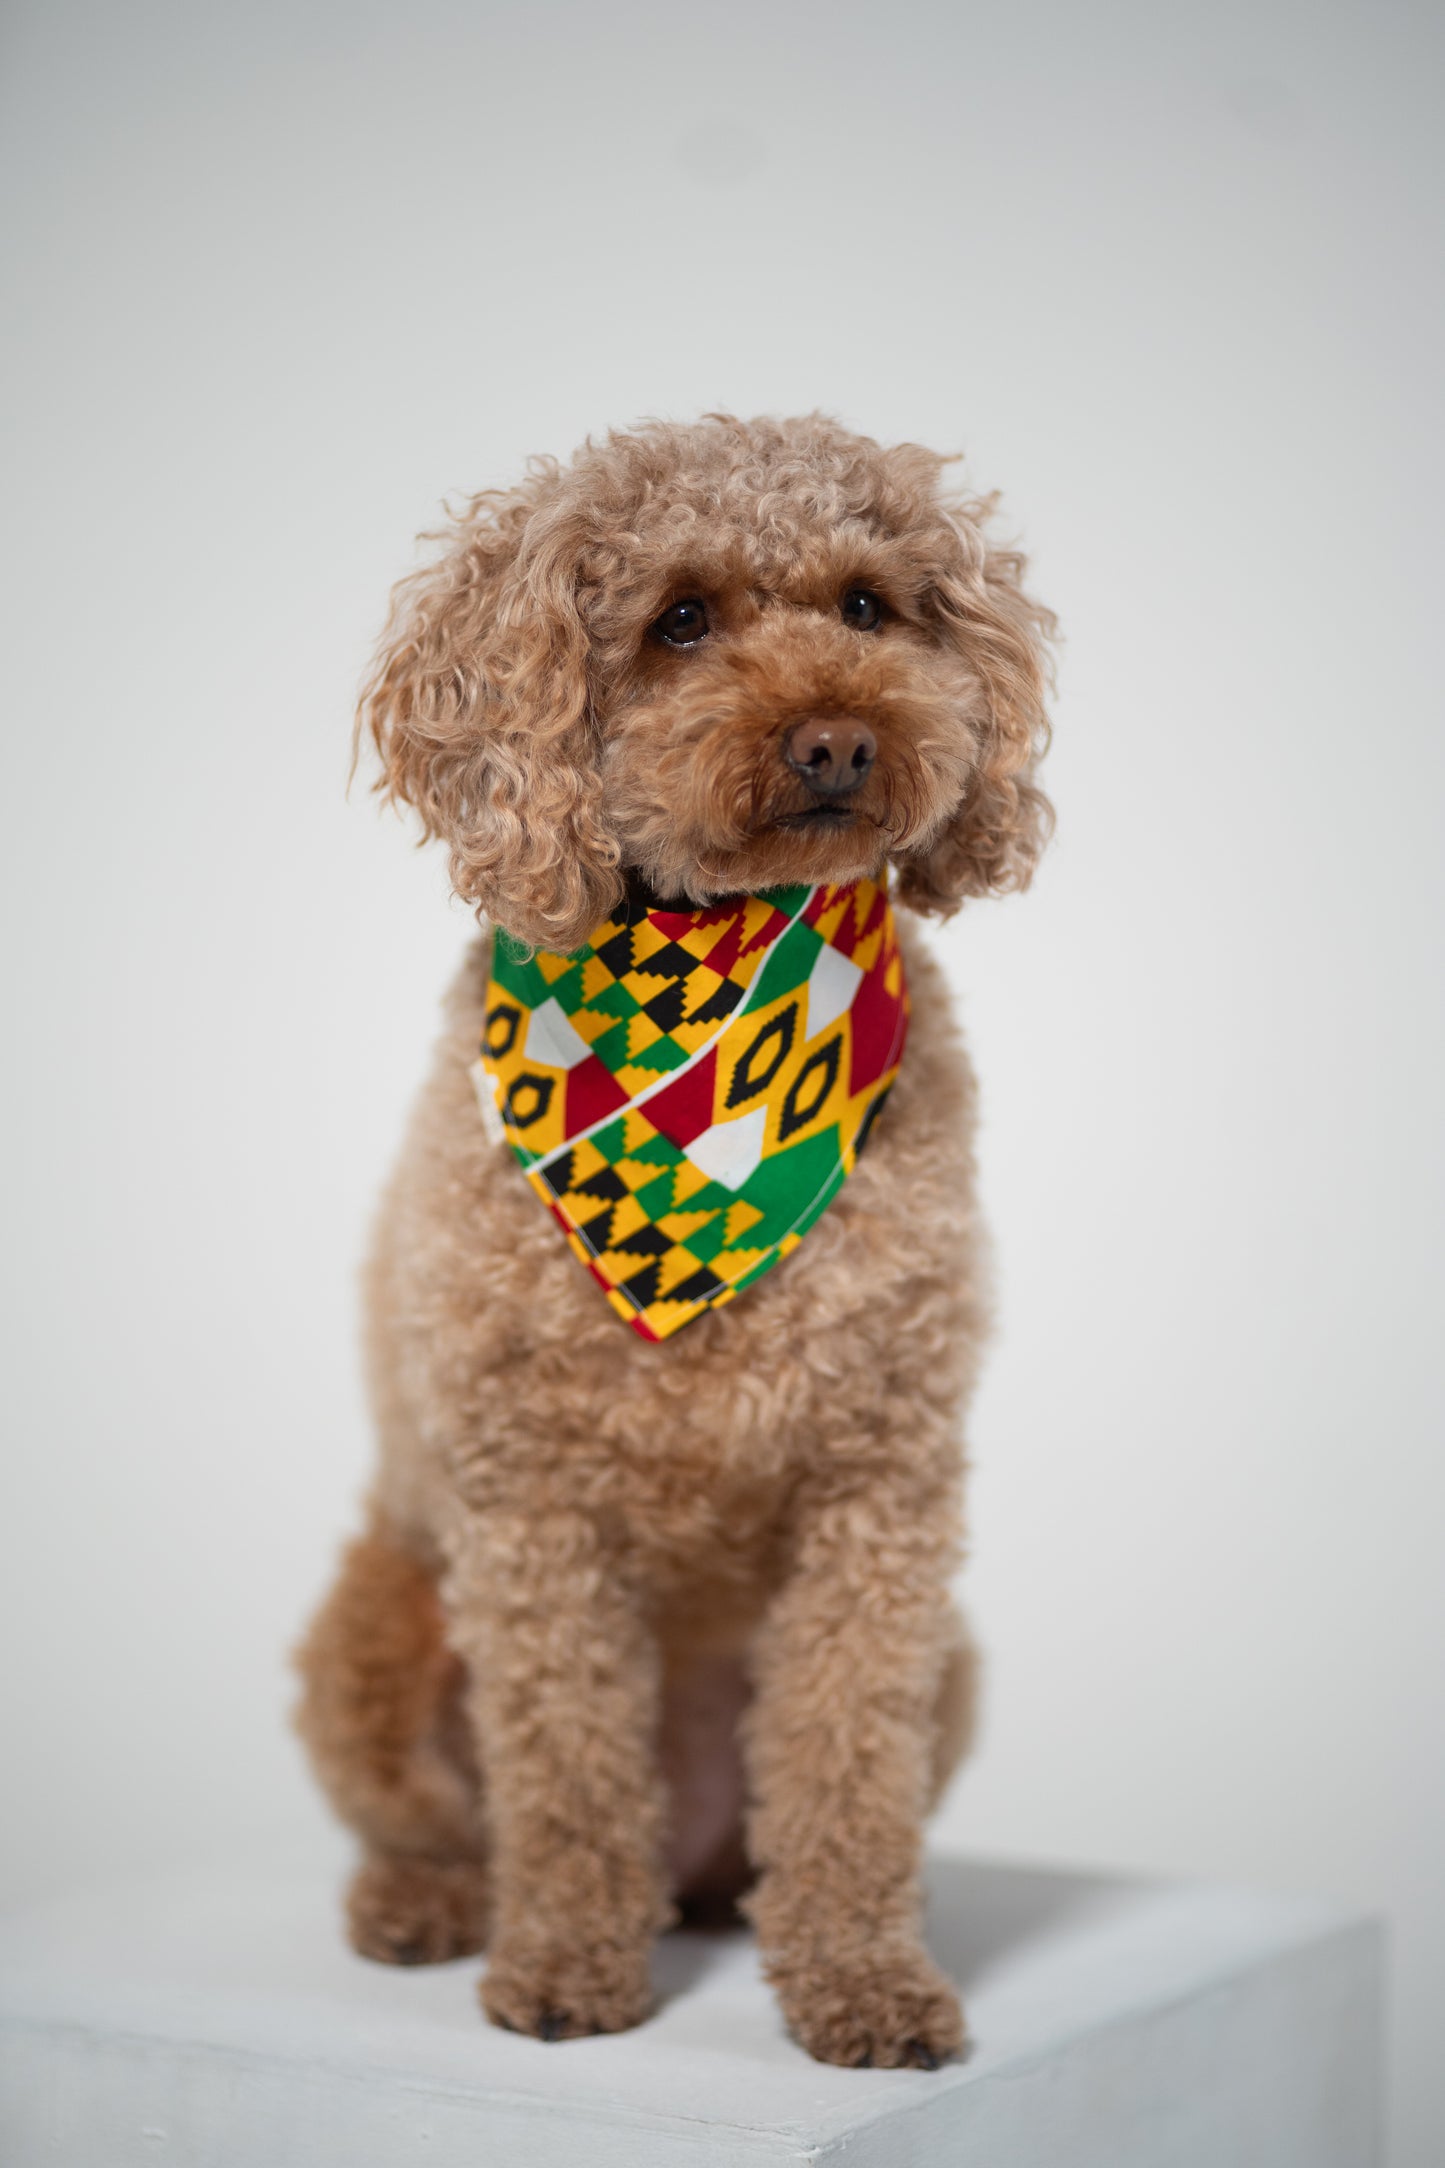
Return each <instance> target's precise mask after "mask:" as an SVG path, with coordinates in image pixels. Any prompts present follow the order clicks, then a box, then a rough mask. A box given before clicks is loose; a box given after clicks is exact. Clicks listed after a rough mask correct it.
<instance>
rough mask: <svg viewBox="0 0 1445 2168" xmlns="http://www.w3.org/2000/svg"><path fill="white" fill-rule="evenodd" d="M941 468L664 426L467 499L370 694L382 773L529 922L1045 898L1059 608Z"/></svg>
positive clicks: (528, 931)
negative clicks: (834, 900) (799, 902)
mask: <svg viewBox="0 0 1445 2168" xmlns="http://www.w3.org/2000/svg"><path fill="white" fill-rule="evenodd" d="M941 465H942V462H941V461H940V460H938V459H937V458H936V457H935V456H934V455H933V454H931V453H927V452H924V451H922V450H920V449H919V448H918V447H917V446H913V445H904V446H901V447H898V448H897V449H895V450H892V451H885V450H883V449H881V448H880V447H879V446H878V445H876V444H874V443H872V442H871V441H870V440H868V439H866V438H861V437H856V436H852V435H849V434H847V433H846V432H844V431H843V430H841V429H838V428H836V427H835V426H834V425H832V424H830V423H827V422H825V421H822V420H819V419H817V418H811V419H808V420H805V421H800V422H786V423H772V422H755V423H747V424H744V423H739V422H735V421H732V420H729V419H726V418H720V419H713V420H709V421H707V422H704V423H701V424H698V425H696V426H694V427H691V428H673V427H664V426H661V425H656V426H653V427H650V428H647V429H644V430H642V431H639V432H638V433H636V434H634V435H627V436H614V437H612V438H609V439H608V441H607V442H606V443H605V444H603V445H601V446H597V447H591V446H589V447H588V448H587V449H586V450H585V451H584V452H583V453H582V454H581V455H580V456H579V458H578V459H577V460H576V461H575V462H574V463H573V465H572V466H571V467H570V468H568V469H565V470H564V469H559V468H556V467H553V466H551V465H547V466H544V467H540V468H539V469H538V470H537V471H536V472H535V473H534V475H533V477H532V478H531V479H530V480H529V481H528V482H527V483H526V484H524V485H523V487H522V488H521V489H519V490H517V491H515V492H513V493H511V494H510V495H508V496H490V495H489V496H483V497H480V498H477V499H475V500H473V502H472V504H471V505H470V506H469V507H468V509H467V511H466V513H465V514H464V515H463V517H462V518H461V519H460V520H459V521H458V522H457V524H456V527H455V528H454V529H453V531H452V532H451V534H450V535H449V536H448V537H447V538H446V541H447V545H448V546H447V547H446V549H445V551H444V554H443V555H442V556H441V557H440V558H439V559H438V560H437V562H436V563H435V564H433V565H432V566H429V567H428V568H427V569H426V570H425V571H423V572H421V573H419V574H417V575H415V576H414V577H413V578H412V579H411V580H410V581H407V582H404V583H403V585H402V587H401V588H400V589H399V590H398V594H397V598H396V602H395V606H394V612H393V620H392V626H391V628H390V631H389V633H388V638H387V641H386V643H385V645H384V647H383V650H382V654H381V657H380V659H379V661H378V664H377V668H376V672H375V674H374V676H373V679H372V682H371V684H370V686H369V687H368V690H367V693H366V695H365V698H364V701H363V708H362V717H363V722H364V723H365V725H367V726H368V727H369V728H370V730H371V732H372V734H373V736H374V738H375V741H376V743H377V746H378V748H379V750H380V752H381V755H382V759H383V764H384V769H385V775H384V787H386V788H388V789H389V790H390V791H391V793H392V794H393V795H394V796H396V797H398V798H402V799H405V800H406V801H408V802H409V803H411V804H413V805H415V806H416V807H417V809H418V810H419V811H420V813H421V815H422V818H423V821H424V822H425V824H426V827H427V830H428V832H429V833H432V834H435V835H439V836H441V837H443V838H444V839H445V840H446V841H447V843H448V844H449V845H450V847H451V853H452V877H453V880H454V883H455V885H456V887H457V890H458V892H459V893H460V894H462V895H464V896H466V897H467V898H469V899H470V900H471V901H473V902H475V903H476V904H477V905H478V906H479V907H481V908H483V909H485V910H486V911H487V912H488V913H489V915H490V916H491V917H493V918H494V919H496V920H497V921H498V922H499V923H501V924H502V925H505V926H506V927H507V928H508V929H509V930H510V931H511V932H513V933H515V934H517V935H518V936H519V937H520V938H522V939H524V940H527V941H531V942H536V943H537V944H538V945H541V946H545V947H548V948H560V949H567V948H571V947H574V946H576V945H577V944H578V943H579V942H581V941H582V940H583V939H584V938H585V937H586V935H587V934H588V933H589V932H590V931H591V929H592V928H593V927H594V926H595V925H596V924H598V922H599V921H600V920H601V919H603V918H604V917H606V916H607V914H608V913H609V912H610V911H611V910H613V909H614V908H615V907H616V906H617V904H618V903H619V902H620V901H621V898H622V895H623V893H624V889H625V886H626V884H627V882H628V880H629V879H631V880H633V881H634V882H636V883H639V884H641V885H642V886H644V887H645V888H647V889H649V890H651V891H652V892H653V893H654V894H655V895H657V896H660V897H663V898H667V899H681V898H688V899H691V900H692V901H694V902H699V903H701V902H705V901H707V900H709V899H710V898H713V897H717V896H722V895H728V894H735V893H738V892H741V891H749V890H757V889H761V888H768V887H775V886H779V885H781V884H783V883H788V882H795V881H808V882H812V881H823V880H826V881H847V880H853V879H857V878H858V877H860V876H861V875H864V874H875V873H877V872H878V871H879V870H880V868H881V867H882V866H883V864H884V863H885V861H890V860H891V861H892V862H893V863H894V864H895V865H896V867H897V868H898V872H899V883H898V886H899V892H900V894H901V896H902V898H903V900H904V901H906V902H910V903H912V904H914V905H915V907H916V908H919V909H924V910H936V911H942V912H946V911H949V910H952V909H954V908H956V907H957V905H958V903H959V902H960V901H961V900H962V899H963V897H964V896H965V895H969V894H979V893H982V892H984V891H986V890H988V889H999V888H1006V887H1018V886H1022V885H1023V884H1024V883H1025V882H1026V881H1027V879H1028V876H1029V874H1030V872H1031V870H1032V866H1033V862H1034V858H1035V856H1036V854H1037V850H1038V848H1039V844H1040V842H1041V839H1042V835H1043V832H1044V827H1045V823H1046V820H1047V808H1046V806H1045V803H1044V801H1043V799H1042V797H1041V796H1040V794H1039V793H1038V791H1037V790H1036V789H1035V788H1034V785H1033V782H1032V779H1031V778H1032V769H1033V765H1034V762H1035V759H1036V758H1037V755H1038V754H1039V752H1040V751H1041V750H1042V746H1043V741H1044V737H1045V734H1046V725H1045V722H1044V716H1043V704H1042V703H1043V690H1044V675H1045V661H1044V653H1043V643H1044V640H1045V639H1046V637H1047V634H1048V631H1049V629H1050V622H1051V621H1050V620H1049V618H1048V616H1047V613H1045V612H1043V611H1041V610H1039V609H1038V608H1037V607H1036V606H1035V605H1033V604H1032V603H1030V602H1029V601H1028V600H1027V598H1026V597H1025V596H1024V594H1023V592H1022V590H1021V588H1020V585H1019V575H1020V571H1021V563H1020V560H1019V559H1018V558H1017V557H1016V556H1014V555H1013V554H1012V553H1010V552H1007V551H1000V550H997V549H995V548H992V547H991V546H990V545H989V543H988V541H987V540H986V537H985V534H984V531H983V521H984V519H985V517H986V515H987V512H988V509H989V508H988V506H987V505H980V504H967V503H962V504H955V505H953V506H951V507H950V506H945V505H944V504H943V503H942V502H941V501H940V499H939V496H938V476H939V470H940V467H941Z"/></svg>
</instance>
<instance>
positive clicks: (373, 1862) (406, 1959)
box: [346, 1858, 487, 1965]
mask: <svg viewBox="0 0 1445 2168" xmlns="http://www.w3.org/2000/svg"><path fill="white" fill-rule="evenodd" d="M486 1900H487V1888H486V1874H485V1871H484V1870H483V1868H482V1867H481V1866H480V1865H479V1864H477V1863H475V1862H473V1861H470V1860H460V1861H456V1862H446V1863H443V1862H441V1861H438V1860H431V1859H400V1858H380V1859H369V1860H367V1861H366V1862H365V1864H364V1865H363V1866H361V1867H359V1868H358V1869H357V1872H356V1874H355V1876H354V1877H353V1879H352V1884H351V1888H350V1890H349V1892H348V1893H347V1899H346V1925H347V1931H348V1934H349V1938H350V1941H351V1947H352V1948H353V1949H354V1950H357V1951H359V1952H360V1954H361V1956H363V1957H374V1958H376V1959H377V1960H378V1961H379V1962H380V1963H381V1964H383V1965H441V1964H445V1962H446V1960H447V1959H448V1958H450V1957H473V1956H475V1954H476V1953H477V1951H478V1950H480V1949H482V1948H483V1947H484V1945H485V1943H486V1939H487V1906H486Z"/></svg>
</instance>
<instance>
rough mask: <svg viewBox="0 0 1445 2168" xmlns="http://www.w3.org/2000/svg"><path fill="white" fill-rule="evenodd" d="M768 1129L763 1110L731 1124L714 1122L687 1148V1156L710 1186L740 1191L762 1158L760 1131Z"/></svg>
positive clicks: (765, 1114) (764, 1110)
mask: <svg viewBox="0 0 1445 2168" xmlns="http://www.w3.org/2000/svg"><path fill="white" fill-rule="evenodd" d="M767 1126H768V1110H767V1108H766V1107H754V1109H753V1111H752V1113H751V1114H740V1115H738V1117H737V1119H736V1120H735V1121H731V1122H714V1123H713V1125H712V1127H711V1129H705V1130H704V1131H703V1133H702V1135H701V1136H700V1137H694V1138H693V1140H692V1142H691V1144H690V1145H689V1146H688V1147H687V1156H688V1158H689V1159H690V1160H691V1161H692V1163H693V1165H694V1166H695V1167H697V1168H700V1169H701V1171H702V1173H704V1174H705V1175H706V1176H707V1178H708V1180H709V1181H710V1182H721V1183H722V1186H723V1188H724V1189H741V1188H742V1186H743V1184H744V1182H746V1180H747V1178H748V1176H749V1175H750V1174H751V1173H752V1171H753V1169H754V1167H756V1165H757V1164H758V1161H759V1160H760V1159H761V1158H762V1156H763V1131H764V1130H765V1129H766V1128H767Z"/></svg>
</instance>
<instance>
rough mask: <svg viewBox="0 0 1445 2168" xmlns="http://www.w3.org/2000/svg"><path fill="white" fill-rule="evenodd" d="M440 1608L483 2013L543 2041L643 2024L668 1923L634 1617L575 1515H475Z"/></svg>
mask: <svg viewBox="0 0 1445 2168" xmlns="http://www.w3.org/2000/svg"><path fill="white" fill-rule="evenodd" d="M448 1598H449V1605H450V1609H451V1613H452V1621H453V1624H452V1634H453V1638H454V1640H455V1643H456V1646H457V1648H458V1650H459V1652H460V1653H461V1655H462V1656H463V1657H464V1658H465V1659H466V1661H467V1663H468V1666H469V1668H470V1671H471V1679H472V1684H471V1707H472V1715H473V1721H474V1723H475V1726H476V1731H477V1738H478V1742H479V1745H480V1750H481V1759H482V1766H483V1769H484V1771H485V1784H486V1801H487V1814H488V1821H489V1833H490V1837H491V1842H492V1846H493V1861H492V1874H493V1888H494V1903H495V1909H494V1914H493V1922H492V1934H491V1940H490V1943H489V1955H488V1963H487V1970H486V1975H485V1977H484V1979H483V1981H482V1990H481V1993H482V2004H483V2007H484V2009H485V2010H486V2012H487V2014H488V2016H489V2017H491V2018H492V2019H493V2020H494V2022H495V2023H497V2024H499V2025H505V2026H509V2027H511V2028H512V2029H513V2030H514V2031H517V2032H528V2033H535V2034H537V2035H539V2036H540V2037H541V2038H542V2039H544V2040H560V2039H565V2038H569V2037H573V2036H575V2035H577V2034H580V2033H596V2032H619V2031H621V2030H622V2029H623V2028H624V2027H626V2026H629V2025H635V2024H637V2023H638V2022H639V2020H640V2019H642V2018H643V2017H645V2016H646V2014H647V2010H648V2007H649V2003H650V2000H651V1996H650V1988H649V1981H648V1959H649V1953H650V1950H651V1945H652V1938H653V1936H654V1934H655V1933H656V1932H657V1930H658V1928H659V1927H660V1926H661V1925H662V1924H663V1923H664V1920H665V1917H666V1906H665V1892H664V1889H663V1881H662V1868H661V1854H662V1803H661V1788H660V1782H659V1779H658V1777H657V1775H656V1773H655V1737H656V1729H657V1707H658V1693H659V1684H658V1668H659V1667H658V1661H657V1654H656V1649H655V1645H654V1642H653V1638H652V1635H651V1633H650V1631H649V1629H648V1627H647V1623H646V1620H645V1618H644V1616H643V1612H642V1607H641V1605H640V1603H639V1602H638V1600H637V1599H636V1597H635V1596H634V1595H633V1593H632V1592H631V1591H630V1589H629V1588H628V1586H627V1583H626V1578H625V1575H624V1573H623V1571H622V1569H621V1562H620V1561H619V1560H618V1559H617V1558H616V1557H615V1556H613V1555H610V1554H609V1552H608V1550H607V1549H606V1547H605V1546H604V1544H603V1543H602V1542H601V1540H600V1539H599V1536H598V1533H597V1531H596V1529H595V1528H594V1526H593V1525H592V1523H591V1522H590V1521H589V1520H588V1518H587V1517H586V1516H585V1515H583V1514H580V1513H578V1514H573V1513H558V1512H553V1513H550V1514H547V1515H545V1516H543V1517H538V1516H536V1515H532V1514H523V1513H520V1512H518V1513H504V1512H491V1513H486V1514H481V1515H478V1516H476V1517H475V1518H474V1519H473V1520H472V1521H471V1522H469V1524H468V1526H467V1528H466V1530H465V1532H464V1535H463V1538H462V1540H461V1542H460V1543H459V1544H457V1545H456V1546H455V1547H454V1562H453V1571H452V1574H451V1576H450V1581H449V1587H448Z"/></svg>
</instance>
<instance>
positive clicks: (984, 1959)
mask: <svg viewBox="0 0 1445 2168" xmlns="http://www.w3.org/2000/svg"><path fill="white" fill-rule="evenodd" d="M925 1880H926V1885H927V1890H928V1914H927V1921H928V1945H929V1948H930V1949H931V1950H932V1951H933V1954H934V1956H935V1957H936V1958H937V1959H938V1962H939V1964H940V1965H941V1966H942V1967H943V1969H944V1971H945V1972H946V1973H947V1974H948V1976H949V1978H950V1979H951V1980H956V1981H957V1983H958V1985H959V1986H960V1987H961V1988H964V1989H967V1988H969V1987H971V1986H973V1984H974V1983H975V1982H976V1981H977V1980H978V1978H979V1976H980V1975H981V1974H982V1973H984V1972H986V1971H987V1970H988V1969H989V1967H990V1966H992V1965H995V1964H997V1963H998V1961H999V1959H1000V1958H1002V1957H1005V1956H1007V1955H1008V1954H1009V1953H1010V1952H1011V1951H1014V1950H1017V1949H1020V1948H1022V1947H1023V1946H1024V1945H1025V1944H1027V1943H1030V1942H1036V1941H1040V1940H1045V1939H1047V1938H1049V1937H1050V1936H1052V1935H1054V1934H1055V1933H1056V1932H1057V1930H1058V1928H1059V1927H1060V1926H1061V1925H1062V1924H1063V1923H1064V1922H1065V1921H1066V1920H1076V1919H1079V1918H1082V1917H1083V1916H1084V1915H1085V1914H1087V1913H1091V1912H1095V1911H1097V1910H1098V1909H1099V1908H1100V1906H1101V1905H1103V1904H1106V1903H1107V1902H1108V1901H1109V1900H1110V1899H1111V1898H1113V1897H1117V1896H1118V1895H1119V1894H1120V1893H1122V1892H1123V1891H1125V1890H1127V1889H1129V1888H1130V1887H1132V1885H1131V1884H1130V1883H1128V1882H1125V1881H1122V1880H1120V1879H1119V1878H1118V1877H1117V1876H1114V1875H1103V1874H1070V1873H1065V1872H1062V1871H1060V1870H1058V1869H1056V1868H1045V1867H1004V1866H996V1865H994V1864H992V1863H985V1862H984V1861H982V1860H972V1859H951V1858H947V1857H939V1856H935V1857H933V1858H931V1859H930V1860H929V1861H928V1864H927V1872H926V1876H925Z"/></svg>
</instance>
